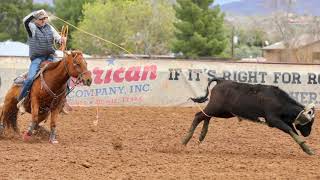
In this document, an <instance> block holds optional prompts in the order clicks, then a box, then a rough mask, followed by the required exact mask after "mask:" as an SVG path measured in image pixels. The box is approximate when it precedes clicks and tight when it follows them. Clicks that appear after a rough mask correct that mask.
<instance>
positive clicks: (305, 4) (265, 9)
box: [220, 0, 320, 16]
mask: <svg viewBox="0 0 320 180" xmlns="http://www.w3.org/2000/svg"><path fill="white" fill-rule="evenodd" d="M274 2H275V1H272V0H239V1H236V2H230V3H226V4H222V5H220V7H221V10H222V11H223V12H226V13H227V14H232V15H241V16H254V15H269V14H272V13H273V12H276V11H287V10H288V6H286V5H284V4H281V3H277V4H275V3H274ZM278 2H281V1H278ZM282 2H283V1H282ZM293 2H294V3H293V5H292V6H291V8H290V12H293V13H296V14H299V15H313V16H320V11H319V9H320V0H293Z"/></svg>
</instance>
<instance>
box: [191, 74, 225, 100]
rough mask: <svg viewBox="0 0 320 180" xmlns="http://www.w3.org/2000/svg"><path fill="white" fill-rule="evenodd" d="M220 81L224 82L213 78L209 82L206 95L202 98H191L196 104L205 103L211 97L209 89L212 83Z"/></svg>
mask: <svg viewBox="0 0 320 180" xmlns="http://www.w3.org/2000/svg"><path fill="white" fill-rule="evenodd" d="M219 80H223V79H222V78H216V77H213V78H212V79H211V80H210V81H209V82H208V86H207V91H206V94H205V95H204V96H201V97H197V98H190V99H191V100H192V101H193V102H196V103H204V102H206V101H207V100H208V96H209V87H210V85H211V83H212V82H214V81H217V82H218V81H219Z"/></svg>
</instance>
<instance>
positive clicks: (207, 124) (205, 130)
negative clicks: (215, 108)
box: [199, 117, 210, 142]
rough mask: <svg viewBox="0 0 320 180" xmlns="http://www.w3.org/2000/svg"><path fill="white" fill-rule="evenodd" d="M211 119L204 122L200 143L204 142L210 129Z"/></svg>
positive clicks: (207, 118) (208, 118)
mask: <svg viewBox="0 0 320 180" xmlns="http://www.w3.org/2000/svg"><path fill="white" fill-rule="evenodd" d="M209 122H210V117H206V119H204V121H203V126H202V130H201V133H200V136H199V141H200V142H202V141H203V140H204V138H205V137H206V135H207V132H208V127H209Z"/></svg>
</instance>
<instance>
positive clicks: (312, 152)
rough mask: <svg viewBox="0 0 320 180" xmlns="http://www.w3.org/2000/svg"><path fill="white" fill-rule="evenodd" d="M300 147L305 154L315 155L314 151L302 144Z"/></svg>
mask: <svg viewBox="0 0 320 180" xmlns="http://www.w3.org/2000/svg"><path fill="white" fill-rule="evenodd" d="M300 146H301V148H302V149H303V151H304V152H305V153H307V154H309V155H315V153H314V151H313V150H312V149H311V148H310V147H309V146H307V145H306V144H305V143H304V142H303V143H302V144H301V145H300Z"/></svg>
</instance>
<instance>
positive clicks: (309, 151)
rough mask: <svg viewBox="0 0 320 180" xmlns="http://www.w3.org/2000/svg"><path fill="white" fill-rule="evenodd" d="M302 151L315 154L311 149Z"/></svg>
mask: <svg viewBox="0 0 320 180" xmlns="http://www.w3.org/2000/svg"><path fill="white" fill-rule="evenodd" d="M304 152H306V153H307V154H309V155H315V152H314V151H313V150H312V149H307V150H304Z"/></svg>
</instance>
